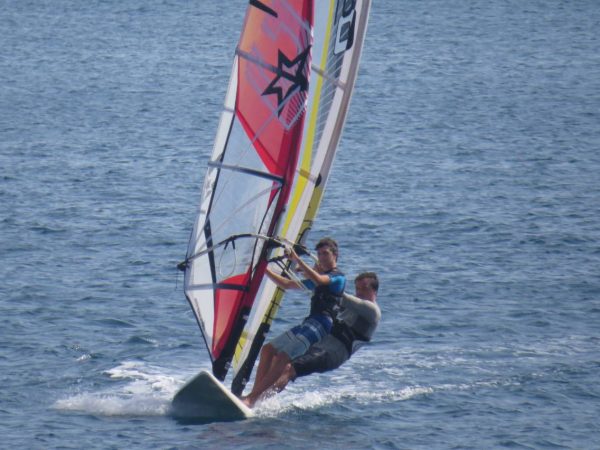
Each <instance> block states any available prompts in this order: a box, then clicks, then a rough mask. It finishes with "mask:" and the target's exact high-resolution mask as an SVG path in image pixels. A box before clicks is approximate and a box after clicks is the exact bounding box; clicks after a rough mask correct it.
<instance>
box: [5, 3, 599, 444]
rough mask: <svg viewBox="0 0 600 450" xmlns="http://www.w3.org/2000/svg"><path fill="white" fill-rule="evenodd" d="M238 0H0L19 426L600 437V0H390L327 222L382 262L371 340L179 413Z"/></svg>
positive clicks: (101, 432) (9, 329) (207, 438)
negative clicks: (205, 408)
mask: <svg viewBox="0 0 600 450" xmlns="http://www.w3.org/2000/svg"><path fill="white" fill-rule="evenodd" d="M245 8H246V2H244V1H241V0H236V1H229V2H212V1H196V2H186V1H180V0H168V1H167V0H151V1H145V2H138V1H132V0H122V1H119V2H117V1H101V0H89V1H86V2H81V1H75V0H53V1H51V2H50V1H33V0H23V1H18V2H16V1H0V9H1V10H2V14H0V42H1V45H0V274H1V280H2V283H1V284H0V382H1V385H2V389H1V390H0V392H1V393H0V434H1V435H2V436H3V439H2V443H1V444H0V446H2V447H4V448H145V449H146V448H147V449H154V448H156V449H163V448H183V449H187V448H233V447H235V448H241V449H266V448H272V449H280V448H303V449H304V448H307V447H308V448H311V447H314V448H317V447H321V448H332V449H333V448H336V449H337V448H339V449H363V448H378V449H438V448H439V449H452V448H456V449H458V448H460V449H489V448H517V449H532V448H535V449H537V448H552V449H555V448H569V449H593V448H598V445H599V444H598V442H600V425H599V420H598V417H599V416H600V388H599V387H598V373H599V371H600V352H599V345H600V326H599V324H600V245H599V242H600V200H599V199H600V181H599V180H600V176H599V172H600V152H599V151H598V150H599V149H600V56H599V55H600V52H599V48H600V47H599V46H600V40H599V36H600V35H599V32H598V30H599V26H600V3H598V2H597V1H594V0H581V1H576V2H568V1H560V0H550V1H541V0H527V1H516V0H503V1H497V2H488V1H483V0H473V1H459V0H444V1H442V0H423V1H418V2H417V1H409V0H375V1H374V2H373V8H372V14H371V20H370V25H369V30H368V34H367V39H366V43H365V50H364V54H363V60H362V65H361V69H360V73H359V77H358V81H357V84H356V90H355V93H354V96H353V100H352V105H351V108H350V113H349V116H348V121H347V124H346V127H345V131H344V135H343V138H342V141H341V143H340V149H339V153H338V156H337V159H336V162H335V165H334V168H333V171H332V174H331V177H330V180H329V183H328V186H327V191H326V194H325V197H324V200H323V204H322V208H321V210H320V213H319V216H318V219H317V221H316V224H315V228H314V230H313V232H312V234H311V240H312V241H313V244H314V242H316V240H317V239H318V238H319V237H321V236H324V235H330V236H334V237H335V238H336V239H337V240H338V241H339V242H340V246H341V256H340V266H341V267H342V268H343V269H344V270H345V271H346V272H347V273H349V274H350V276H353V275H355V274H356V273H358V272H360V271H363V270H375V271H377V272H378V273H379V274H380V277H381V290H380V294H379V303H380V305H381V307H382V311H383V319H382V323H381V325H380V327H379V330H378V331H377V333H376V335H375V338H374V341H373V343H372V344H371V345H370V346H368V347H366V348H364V349H362V350H361V351H360V352H358V353H357V354H356V355H355V356H354V357H353V358H352V360H351V361H349V362H348V363H347V364H346V365H344V366H343V367H342V368H340V369H339V370H337V371H335V372H332V373H329V374H324V375H315V376H312V377H308V378H305V379H301V380H299V381H297V382H296V383H294V384H292V385H291V386H290V387H289V388H288V389H287V390H286V391H285V392H284V393H282V394H281V395H279V396H277V397H275V398H273V399H270V400H268V401H266V402H264V403H262V404H260V405H259V406H258V408H257V417H256V418H254V419H252V420H248V421H244V422H235V423H213V424H186V423H181V422H178V421H176V420H174V419H173V418H172V417H171V416H170V415H169V404H170V400H171V398H172V397H173V395H174V393H175V392H176V390H177V389H178V388H179V387H180V386H182V384H183V383H184V382H185V381H186V380H187V379H189V378H190V377H191V376H192V375H193V374H195V373H196V372H197V371H198V370H200V369H202V368H208V367H209V365H210V362H209V360H208V356H207V354H206V351H205V348H204V344H203V341H202V338H201V335H200V331H199V329H198V327H197V325H196V321H195V319H194V317H193V315H192V313H191V311H190V308H189V306H188V304H187V302H186V300H185V298H184V296H183V292H182V279H181V276H180V275H178V273H177V271H176V269H175V266H176V264H177V263H178V262H179V261H180V260H181V259H182V258H183V257H184V256H185V250H186V246H187V240H188V237H189V233H190V230H191V226H192V223H193V220H194V216H195V211H196V205H197V202H198V198H199V192H200V187H201V184H202V180H203V177H204V173H205V169H206V161H207V159H208V156H209V154H210V152H211V149H212V142H213V138H214V134H215V130H216V127H217V124H218V119H219V114H220V111H221V108H222V103H223V99H224V96H225V89H226V87H227V82H228V77H229V72H230V67H231V62H232V58H233V53H234V49H235V45H236V41H237V38H238V36H239V31H240V28H241V24H242V20H243V15H244V12H245ZM306 311H307V303H306V299H305V298H304V297H303V296H302V295H300V294H297V295H288V296H287V297H286V300H285V303H284V305H283V307H282V310H281V312H280V315H279V317H278V319H277V320H276V322H275V324H274V330H273V331H274V332H275V333H277V332H278V331H281V330H283V329H285V328H287V327H288V326H290V325H291V324H294V323H296V322H297V321H298V320H299V318H301V317H303V316H304V315H305V314H306Z"/></svg>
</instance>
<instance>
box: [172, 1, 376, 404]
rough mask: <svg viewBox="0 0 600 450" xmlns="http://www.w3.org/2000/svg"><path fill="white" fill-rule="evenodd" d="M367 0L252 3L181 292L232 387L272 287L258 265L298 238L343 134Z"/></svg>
mask: <svg viewBox="0 0 600 450" xmlns="http://www.w3.org/2000/svg"><path fill="white" fill-rule="evenodd" d="M369 6H370V1H368V0H367V1H365V0H318V1H316V0H304V1H302V0H263V1H259V0H250V1H249V5H248V9H247V11H246V16H245V19H244V26H243V29H242V34H241V37H240V40H239V43H238V47H237V49H236V53H235V57H234V61H233V68H232V74H231V78H230V83H229V88H228V91H227V94H226V98H225V104H224V109H223V113H222V115H221V120H220V123H219V127H218V130H217V136H216V139H215V144H214V148H213V153H212V156H211V159H210V161H209V163H208V171H207V174H206V177H205V181H204V185H203V190H202V196H201V201H200V210H199V213H198V216H197V220H196V222H195V225H194V229H193V231H192V236H191V238H190V243H189V245H188V251H187V256H186V259H185V261H184V262H183V263H182V264H181V265H180V268H181V269H183V270H185V281H184V289H185V294H186V297H187V299H188V301H189V302H190V304H191V306H192V309H193V311H194V314H195V316H196V318H197V321H198V324H199V325H200V328H201V330H202V334H203V336H204V340H205V342H206V346H207V348H208V351H209V355H210V358H211V361H212V370H213V373H214V375H215V376H216V377H217V378H218V379H220V380H224V379H225V376H226V374H227V372H228V370H229V367H230V365H231V364H232V363H233V371H232V372H233V374H232V388H231V389H232V392H233V393H235V394H236V395H239V394H241V392H242V391H243V388H244V386H245V384H246V382H247V381H248V378H249V377H250V374H251V372H252V368H253V366H254V362H255V360H256V358H257V356H258V352H259V350H260V347H261V345H262V343H263V342H264V339H265V336H266V333H267V332H268V330H269V328H270V325H271V323H272V320H273V318H274V316H275V314H276V312H277V309H278V307H279V304H280V301H281V297H282V292H281V291H280V290H278V289H277V288H276V286H275V285H274V283H272V282H271V281H270V280H269V279H268V278H267V277H265V276H264V272H265V269H266V266H267V264H268V261H269V259H270V258H273V257H277V256H278V255H281V252H282V250H281V249H280V247H279V246H280V245H281V244H282V243H285V242H291V243H302V242H304V239H305V237H306V233H307V231H308V230H309V229H310V227H311V224H312V222H313V220H314V218H315V216H316V213H317V210H318V207H319V204H320V201H321V198H322V194H323V189H324V187H325V183H326V181H327V178H328V175H329V169H330V168H331V164H332V161H333V157H334V154H335V150H336V147H337V144H338V142H339V138H340V136H341V132H342V127H343V124H344V121H345V117H346V112H347V109H348V105H349V101H350V97H351V93H352V89H353V86H354V81H355V78H356V73H357V70H358V62H359V59H360V53H361V48H362V44H363V40H364V34H365V31H366V24H367V18H368V12H369Z"/></svg>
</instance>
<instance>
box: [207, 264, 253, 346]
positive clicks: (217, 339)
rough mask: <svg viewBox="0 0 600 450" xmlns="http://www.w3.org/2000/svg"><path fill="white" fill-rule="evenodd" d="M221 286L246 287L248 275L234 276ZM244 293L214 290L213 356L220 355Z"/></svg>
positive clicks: (220, 289) (230, 290)
mask: <svg viewBox="0 0 600 450" xmlns="http://www.w3.org/2000/svg"><path fill="white" fill-rule="evenodd" d="M222 283H223V284H229V285H239V286H246V285H247V284H248V273H245V274H241V275H235V276H233V277H231V278H227V279H225V280H223V281H222ZM243 294H244V292H243V291H240V290H233V289H226V288H225V289H223V288H217V289H215V319H214V323H215V325H214V331H213V339H212V353H213V355H220V354H221V352H222V351H223V348H224V347H225V344H226V343H227V338H228V337H229V336H230V335H231V333H232V330H233V326H234V325H235V321H236V319H237V315H238V314H237V313H238V310H239V308H240V305H241V301H242V297H243Z"/></svg>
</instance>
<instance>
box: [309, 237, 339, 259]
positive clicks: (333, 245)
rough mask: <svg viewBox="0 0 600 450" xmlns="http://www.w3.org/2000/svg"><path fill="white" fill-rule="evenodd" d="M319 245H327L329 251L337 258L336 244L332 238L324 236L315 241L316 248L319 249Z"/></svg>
mask: <svg viewBox="0 0 600 450" xmlns="http://www.w3.org/2000/svg"><path fill="white" fill-rule="evenodd" d="M321 247H329V250H331V253H333V255H334V256H335V257H336V258H337V257H338V245H337V242H335V241H334V240H333V239H331V238H328V237H325V238H323V239H321V240H320V241H319V242H317V246H316V247H315V249H316V250H319V249H320V248H321Z"/></svg>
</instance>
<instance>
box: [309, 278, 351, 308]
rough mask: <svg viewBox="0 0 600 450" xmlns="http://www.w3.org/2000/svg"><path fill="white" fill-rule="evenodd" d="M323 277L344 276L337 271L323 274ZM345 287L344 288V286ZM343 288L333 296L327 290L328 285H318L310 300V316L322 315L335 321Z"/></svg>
mask: <svg viewBox="0 0 600 450" xmlns="http://www.w3.org/2000/svg"><path fill="white" fill-rule="evenodd" d="M325 275H332V276H334V275H344V274H343V273H342V272H340V271H339V270H337V269H332V270H330V271H329V272H325ZM344 287H345V286H344ZM344 287H343V288H342V291H341V292H340V293H339V294H334V293H333V292H331V291H330V290H329V285H327V284H324V285H319V286H317V287H316V288H315V293H314V294H313V296H312V298H311V299H310V315H311V316H312V315H315V314H324V315H326V316H329V317H331V319H335V318H336V316H337V313H338V311H339V309H340V304H341V303H342V294H343V292H344Z"/></svg>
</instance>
